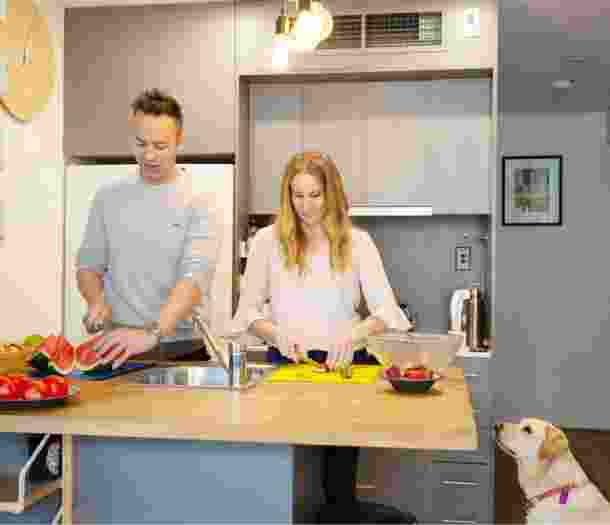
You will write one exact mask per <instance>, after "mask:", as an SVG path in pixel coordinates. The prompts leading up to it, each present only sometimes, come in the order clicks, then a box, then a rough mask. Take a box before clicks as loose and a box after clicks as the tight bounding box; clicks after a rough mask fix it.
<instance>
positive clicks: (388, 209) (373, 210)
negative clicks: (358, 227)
mask: <svg viewBox="0 0 610 525" xmlns="http://www.w3.org/2000/svg"><path fill="white" fill-rule="evenodd" d="M349 214H350V216H352V217H417V216H422V215H432V206H401V205H395V204H367V205H362V206H360V205H356V206H350V209H349Z"/></svg>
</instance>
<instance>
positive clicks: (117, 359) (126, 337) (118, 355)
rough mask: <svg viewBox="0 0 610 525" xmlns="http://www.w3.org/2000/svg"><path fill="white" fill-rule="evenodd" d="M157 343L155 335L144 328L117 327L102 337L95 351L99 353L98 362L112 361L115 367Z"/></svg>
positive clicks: (150, 348)
mask: <svg viewBox="0 0 610 525" xmlns="http://www.w3.org/2000/svg"><path fill="white" fill-rule="evenodd" d="M157 344H158V340H157V338H156V337H155V335H153V334H149V333H148V332H146V331H145V330H141V329H139V328H117V329H115V330H112V332H109V333H108V334H106V335H105V336H104V337H102V339H101V340H100V342H99V343H98V344H97V345H96V347H95V351H96V352H97V353H98V354H99V355H100V358H101V359H100V364H107V363H112V368H113V369H116V368H118V367H119V366H121V365H122V364H123V363H124V362H125V361H127V359H129V358H130V357H133V356H135V355H138V354H143V353H144V352H147V351H148V350H152V349H153V348H154V347H155V346H157Z"/></svg>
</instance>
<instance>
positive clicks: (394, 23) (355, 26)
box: [318, 13, 443, 49]
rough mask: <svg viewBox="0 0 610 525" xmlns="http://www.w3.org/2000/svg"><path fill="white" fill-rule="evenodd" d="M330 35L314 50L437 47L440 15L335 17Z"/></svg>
mask: <svg viewBox="0 0 610 525" xmlns="http://www.w3.org/2000/svg"><path fill="white" fill-rule="evenodd" d="M333 18H334V28H333V32H332V33H331V35H330V36H329V37H328V38H327V39H326V40H324V41H323V42H321V43H320V44H319V45H318V49H363V48H366V49H371V48H405V47H411V46H440V45H441V44H442V40H443V38H442V35H443V31H442V29H443V26H442V21H443V17H442V13H385V14H362V15H335V16H334V17H333Z"/></svg>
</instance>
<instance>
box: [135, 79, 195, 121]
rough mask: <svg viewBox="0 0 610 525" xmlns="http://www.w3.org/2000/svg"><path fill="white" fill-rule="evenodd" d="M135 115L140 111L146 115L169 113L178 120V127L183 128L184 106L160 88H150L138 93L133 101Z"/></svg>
mask: <svg viewBox="0 0 610 525" xmlns="http://www.w3.org/2000/svg"><path fill="white" fill-rule="evenodd" d="M131 109H132V111H133V113H134V115H135V114H136V113H137V112H138V111H140V112H142V113H144V114H145V115H157V116H159V115H168V116H170V117H173V118H174V119H175V120H176V125H177V126H178V128H182V123H183V117H182V108H181V107H180V104H179V103H178V101H177V100H176V99H175V98H174V97H172V96H171V95H168V94H167V93H165V92H164V91H161V90H160V89H157V88H154V89H148V90H146V91H143V92H142V93H140V94H139V95H138V97H137V98H136V99H135V100H134V101H133V102H132V103H131Z"/></svg>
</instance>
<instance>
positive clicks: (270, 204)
mask: <svg viewBox="0 0 610 525" xmlns="http://www.w3.org/2000/svg"><path fill="white" fill-rule="evenodd" d="M302 150H303V87H302V86H298V85H290V84H254V85H252V86H251V87H250V170H251V176H250V212H251V213H262V214H273V213H275V212H276V211H277V209H278V207H279V204H280V178H281V176H282V173H283V172H284V168H285V167H286V163H287V162H288V160H289V158H290V156H291V155H293V154H294V153H298V152H299V151H302Z"/></svg>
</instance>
